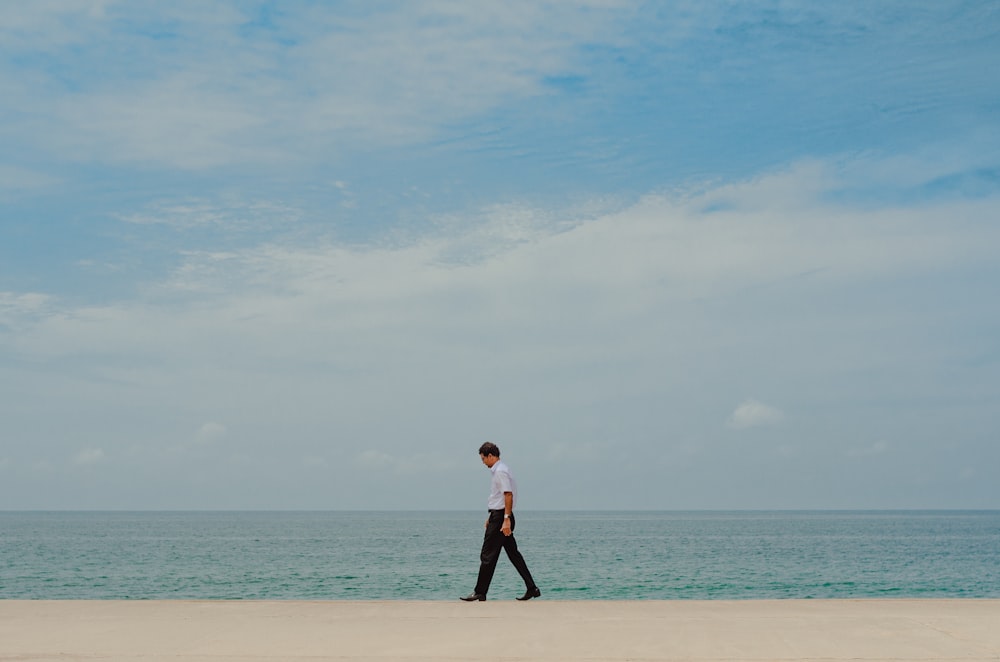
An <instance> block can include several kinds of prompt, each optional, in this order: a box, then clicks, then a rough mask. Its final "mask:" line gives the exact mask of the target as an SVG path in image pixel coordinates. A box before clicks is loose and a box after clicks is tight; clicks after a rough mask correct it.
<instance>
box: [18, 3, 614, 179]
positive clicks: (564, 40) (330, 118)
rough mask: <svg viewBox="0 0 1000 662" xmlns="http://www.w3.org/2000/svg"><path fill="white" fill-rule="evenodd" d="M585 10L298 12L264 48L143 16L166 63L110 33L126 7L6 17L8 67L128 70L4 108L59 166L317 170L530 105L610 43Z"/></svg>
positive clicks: (206, 19)
mask: <svg viewBox="0 0 1000 662" xmlns="http://www.w3.org/2000/svg"><path fill="white" fill-rule="evenodd" d="M31 4H32V5H33V4H34V3H31ZM105 4H106V5H107V6H104V5H105ZM592 5H593V6H591V7H581V4H580V3H573V4H572V5H566V4H565V3H558V2H554V3H546V2H524V3H519V2H508V3H504V4H503V5H498V6H497V7H494V8H492V9H486V8H484V7H482V6H478V5H477V6H475V7H471V6H468V5H466V4H464V3H454V4H451V3H413V4H408V3H404V4H401V5H395V6H393V7H392V8H391V10H385V9H380V8H374V9H372V10H371V11H370V12H369V13H367V14H364V13H358V12H343V13H338V11H337V10H336V9H333V8H331V7H330V6H324V7H322V8H318V9H313V8H308V7H298V8H297V9H296V10H295V11H290V12H288V13H286V14H285V15H284V16H283V17H281V18H278V19H276V20H277V21H278V23H279V24H280V25H279V26H278V29H277V30H276V31H275V32H274V41H271V40H270V39H268V38H267V37H268V36H270V33H267V36H265V34H263V33H262V34H258V35H257V37H256V38H254V39H248V38H246V36H245V35H243V34H241V31H242V30H243V29H245V27H246V24H247V22H248V21H250V20H251V19H252V17H250V16H248V15H245V14H244V13H243V12H241V11H240V10H239V9H238V8H234V7H219V8H218V9H214V10H213V9H207V8H204V7H199V3H193V4H185V5H183V7H182V8H177V9H172V8H170V7H166V6H164V7H160V8H158V9H157V11H156V15H154V16H146V15H144V16H143V20H146V21H156V20H163V21H169V22H171V23H172V24H173V25H174V26H175V28H174V29H175V31H176V34H177V39H178V42H179V44H180V45H181V47H180V48H176V49H175V48H167V49H164V48H162V45H161V44H159V43H157V41H156V40H155V39H150V38H149V37H148V36H147V35H146V34H145V32H144V31H142V30H137V31H132V32H126V31H122V30H120V23H119V21H125V22H127V21H129V20H130V19H134V18H135V17H132V16H130V14H131V11H132V10H131V7H130V5H129V4H128V3H114V4H112V3H102V4H101V5H92V7H94V8H95V10H94V11H91V12H87V11H82V10H81V7H80V6H79V5H78V4H70V5H61V4H55V5H52V6H51V7H49V8H48V9H47V10H41V11H38V10H35V9H33V8H31V7H28V8H27V9H25V10H24V11H21V10H20V7H19V10H18V11H16V12H13V13H14V14H15V16H14V18H16V19H17V20H18V23H19V24H20V25H19V27H17V28H16V29H14V30H11V31H8V32H6V33H0V34H5V36H8V37H10V38H11V39H12V40H11V41H10V42H8V43H9V44H10V48H12V49H13V50H14V52H15V53H19V54H23V53H24V52H32V51H33V50H34V49H39V50H40V51H41V52H45V53H47V54H49V53H51V52H52V51H53V50H55V51H57V52H58V51H59V49H61V48H70V47H74V45H75V43H76V42H77V41H78V40H79V41H81V42H83V43H89V44H95V43H99V44H102V45H103V46H104V47H105V48H109V49H112V50H117V51H121V52H125V51H127V52H129V53H131V54H133V56H132V57H131V58H129V59H128V60H126V61H121V62H117V64H116V66H115V67H114V69H113V70H110V71H105V72H104V74H103V76H102V77H101V79H100V83H99V84H98V83H95V82H93V81H91V80H90V79H89V78H88V77H87V76H84V75H80V76H79V77H78V78H77V79H76V80H75V81H74V82H75V86H74V87H75V90H74V91H73V92H72V93H65V92H56V90H61V89H62V86H60V85H51V86H45V85H42V84H35V85H32V86H30V87H26V86H23V85H20V84H13V83H12V84H11V85H10V86H8V90H7V91H8V94H7V95H6V96H7V97H8V99H9V103H10V104H11V106H12V107H15V108H21V109H25V110H27V109H37V108H45V109H46V110H45V112H44V113H37V112H33V113H32V115H31V117H30V120H25V122H28V123H30V125H31V126H32V127H33V130H32V131H31V132H30V133H31V134H33V135H34V136H36V139H37V140H39V141H41V142H43V143H44V145H45V146H46V147H48V148H50V149H51V150H53V151H54V152H57V153H59V154H60V156H61V157H62V158H66V157H75V158H77V159H80V160H83V161H99V162H126V163H133V162H138V163H144V164H154V165H159V166H168V167H175V168H181V169H190V170H203V169H206V168H212V167H216V166H220V165H230V164H245V163H254V162H257V163H263V162H266V163H270V164H272V165H274V164H281V163H287V162H301V161H302V160H303V159H306V160H310V159H316V158H322V159H324V160H329V158H330V157H331V154H334V155H336V154H338V153H341V152H343V150H344V147H345V146H350V145H357V144H358V142H359V141H363V143H364V144H368V145H386V144H389V145H396V144H401V143H402V144H406V143H411V142H412V141H414V140H421V139H426V138H428V137H432V136H434V135H435V134H436V133H437V131H438V130H439V128H440V127H442V126H453V125H454V123H455V122H460V121H462V120H464V119H466V118H468V117H470V116H474V115H476V114H478V113H481V112H484V111H487V110H491V109H493V108H495V107H496V106H498V105H500V104H504V103H509V102H510V101H511V100H512V99H517V98H523V97H527V96H535V95H541V94H546V93H547V92H546V89H545V85H544V80H545V78H546V77H547V76H551V75H559V74H564V73H567V72H572V71H573V70H574V68H575V67H576V66H577V59H578V58H579V57H580V48H581V47H582V46H585V45H587V46H589V45H593V44H595V43H609V42H611V43H613V42H615V41H616V40H620V39H621V37H620V36H619V35H617V34H615V33H614V31H608V30H607V27H608V25H609V22H611V21H613V20H614V16H615V13H616V9H617V8H616V7H614V6H613V5H612V4H609V3H603V2H595V3H592ZM213 7H215V5H213ZM0 11H3V10H0ZM3 23H4V21H0V24H3ZM553 25H558V26H559V29H558V30H553V29H552V28H551V26H553ZM29 34H30V35H32V36H33V38H25V36H26V35H29ZM79 35H85V36H79ZM290 44H291V45H290ZM88 53H89V51H84V55H83V57H86V55H87V54H88ZM35 73H36V76H37V78H38V79H39V80H43V81H44V80H45V78H46V77H47V76H48V75H49V74H48V73H47V72H44V71H39V72H35ZM21 77H22V76H18V78H21ZM0 78H2V72H0ZM442 100H446V102H444V103H442ZM20 133H21V134H25V135H27V134H26V133H25V132H24V131H21V132H20Z"/></svg>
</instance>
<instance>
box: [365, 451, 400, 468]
mask: <svg viewBox="0 0 1000 662" xmlns="http://www.w3.org/2000/svg"><path fill="white" fill-rule="evenodd" d="M357 462H358V464H359V465H360V466H362V467H364V468H366V469H389V468H392V467H393V466H395V465H396V462H397V460H396V458H394V457H393V456H391V455H389V454H388V453H383V452H382V451H376V450H371V449H369V450H366V451H362V452H361V453H358V455H357Z"/></svg>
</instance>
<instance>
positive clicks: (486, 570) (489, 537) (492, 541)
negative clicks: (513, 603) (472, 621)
mask: <svg viewBox="0 0 1000 662" xmlns="http://www.w3.org/2000/svg"><path fill="white" fill-rule="evenodd" d="M502 526H503V511H502V510H491V511H490V518H489V521H488V522H487V524H486V533H485V534H484V535H483V551H482V553H481V554H480V555H479V580H478V581H477V582H476V593H478V594H479V595H486V592H487V591H489V590H490V582H492V581H493V572H494V571H495V570H496V569H497V560H498V559H499V558H500V549H501V548H503V550H504V551H505V552H507V558H509V559H510V562H511V563H513V564H514V567H515V568H516V569H517V572H518V574H519V575H521V579H523V580H524V585H525V586H527V587H528V589H533V588H535V580H534V579H532V578H531V573H530V572H528V564H527V563H525V562H524V557H523V556H521V552H519V551H517V541H516V540H514V516H513V515H511V516H510V532H511V533H510V535H509V536H505V535H504V534H503V532H502V531H501V530H500V527H502Z"/></svg>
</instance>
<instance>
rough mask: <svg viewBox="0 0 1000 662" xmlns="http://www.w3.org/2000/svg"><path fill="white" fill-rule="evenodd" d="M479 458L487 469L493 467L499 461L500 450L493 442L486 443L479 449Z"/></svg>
mask: <svg viewBox="0 0 1000 662" xmlns="http://www.w3.org/2000/svg"><path fill="white" fill-rule="evenodd" d="M479 458H480V459H481V460H482V461H483V464H485V465H486V466H488V467H491V468H492V467H493V465H494V464H496V463H497V460H499V459H500V449H499V448H497V445H496V444H494V443H493V442H490V441H487V442H486V443H485V444H483V445H482V446H480V447H479Z"/></svg>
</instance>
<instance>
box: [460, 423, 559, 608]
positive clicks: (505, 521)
mask: <svg viewBox="0 0 1000 662" xmlns="http://www.w3.org/2000/svg"><path fill="white" fill-rule="evenodd" d="M479 457H480V459H481V460H482V461H483V464H485V465H486V466H487V467H489V469H490V472H491V473H492V474H493V479H492V480H491V481H490V498H489V501H488V502H487V508H488V509H489V516H488V517H487V518H486V533H485V535H484V536H483V551H482V553H481V554H480V556H479V580H478V581H477V582H476V590H475V591H473V592H472V593H470V594H469V595H467V596H465V597H464V598H462V600H465V601H466V602H476V601H480V602H481V601H483V600H485V599H486V592H487V591H489V590H490V582H491V581H493V571H495V570H496V569H497V560H498V559H499V558H500V548H501V547H502V548H503V549H504V550H505V551H506V552H507V558H509V559H510V562H511V563H513V564H514V567H515V568H516V569H517V572H518V574H520V575H521V579H523V580H524V585H525V586H526V587H527V589H528V590H527V592H525V594H524V595H523V596H521V597H520V598H518V600H530V599H531V598H537V597H539V596H540V595H541V594H542V592H541V590H539V588H538V587H537V586H535V580H534V579H532V578H531V573H530V572H528V564H527V563H525V562H524V557H523V556H521V552H519V551H517V541H516V540H514V504H515V503H516V502H517V483H515V482H514V476H512V475H511V473H510V468H509V467H507V465H506V464H504V463H503V462H501V461H500V449H499V448H497V446H496V444H493V443H490V442H488V441H487V442H486V443H485V444H483V445H482V446H480V447H479Z"/></svg>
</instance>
